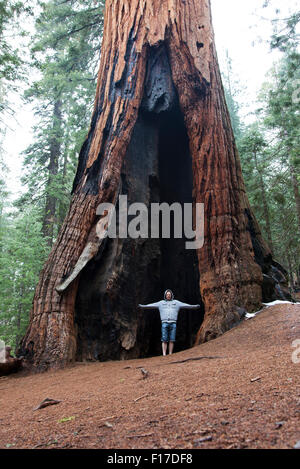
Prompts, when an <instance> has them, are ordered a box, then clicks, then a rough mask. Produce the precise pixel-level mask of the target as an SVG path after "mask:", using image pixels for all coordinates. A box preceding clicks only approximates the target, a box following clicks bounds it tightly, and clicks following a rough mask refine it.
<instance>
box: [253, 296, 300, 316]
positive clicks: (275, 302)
mask: <svg viewBox="0 0 300 469" xmlns="http://www.w3.org/2000/svg"><path fill="white" fill-rule="evenodd" d="M262 304H263V305H265V307H264V308H262V309H260V310H259V311H256V313H246V314H245V318H246V319H252V318H254V317H255V316H256V315H257V314H259V313H261V312H262V311H264V310H265V309H266V308H269V307H270V306H275V305H281V304H290V305H299V304H300V302H299V301H297V303H293V302H292V301H281V300H276V301H271V302H270V303H262Z"/></svg>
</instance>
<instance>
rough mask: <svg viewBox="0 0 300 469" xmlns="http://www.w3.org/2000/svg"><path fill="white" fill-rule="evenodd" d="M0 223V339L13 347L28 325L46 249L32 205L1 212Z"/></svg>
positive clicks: (46, 252)
mask: <svg viewBox="0 0 300 469" xmlns="http://www.w3.org/2000/svg"><path fill="white" fill-rule="evenodd" d="M0 226H1V232H0V233H1V238H0V239H1V245H0V247H1V250H0V278H1V283H0V305H1V306H0V338H1V339H2V340H4V341H5V343H7V344H10V345H11V346H15V345H17V342H18V340H19V339H20V338H21V336H22V335H23V334H24V332H25V329H26V326H27V324H28V318H29V311H30V308H31V303H32V300H33V294H34V288H35V285H36V283H37V281H38V276H39V272H40V270H41V268H42V265H43V262H44V260H45V258H46V256H47V254H48V248H47V246H46V243H45V240H44V239H43V237H42V234H41V222H40V221H39V219H38V213H37V211H36V209H35V208H34V207H31V208H30V207H26V208H25V209H24V211H20V212H19V213H14V212H13V213H11V214H2V217H1V225H0Z"/></svg>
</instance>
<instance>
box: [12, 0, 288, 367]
mask: <svg viewBox="0 0 300 469" xmlns="http://www.w3.org/2000/svg"><path fill="white" fill-rule="evenodd" d="M119 194H123V195H127V197H128V203H131V202H144V203H146V204H147V205H149V204H150V203H151V202H168V203H172V202H175V201H177V202H181V203H184V202H194V203H195V202H201V203H204V207H205V240H204V246H203V248H201V249H199V250H197V251H193V250H186V249H185V247H184V240H177V239H171V240H163V239H136V240H133V239H120V238H117V239H110V238H105V240H104V241H102V242H101V240H99V238H98V237H97V234H96V225H97V223H98V222H99V220H101V218H100V217H99V216H97V215H96V209H97V206H98V204H99V203H101V202H111V203H113V204H115V205H116V207H117V209H118V205H117V201H118V196H119ZM272 269H273V270H272ZM274 269H275V270H276V275H277V277H276V275H275V274H274ZM285 275H286V273H285V272H284V270H283V269H282V268H281V266H279V265H278V264H276V263H274V261H273V259H272V255H271V252H270V249H269V248H268V246H267V245H266V244H265V242H264V240H263V239H262V237H261V234H260V229H259V226H258V224H257V221H256V220H255V217H254V215H253V213H252V210H251V208H250V206H249V201H248V198H247V195H246V192H245V185H244V182H243V177H242V172H241V165H240V160H239V155H238V152H237V149H236V145H235V142H234V137H233V132H232V128H231V123H230V119H229V114H228V110H227V107H226V104H225V98H224V91H223V87H222V83H221V77H220V72H219V67H218V63H217V57H216V51H215V44H214V37H213V30H212V23H211V11H210V3H209V1H208V0H185V1H181V0H130V1H129V0H107V1H106V8H105V23H104V36H103V44H102V50H101V60H100V68H99V75H98V85H97V92H96V97H95V104H94V112H93V116H92V121H91V126H90V130H89V133H88V136H87V138H86V140H85V142H84V144H83V147H82V150H81V153H80V157H79V163H78V169H77V174H76V177H75V180H74V186H73V196H72V201H71V205H70V208H69V212H68V214H67V216H66V219H65V221H64V223H63V226H62V228H61V231H60V233H59V236H58V239H57V241H56V243H55V245H54V246H53V249H52V251H51V253H50V256H49V259H48V261H47V262H46V264H45V266H44V269H43V271H42V272H41V275H40V280H39V283H38V286H37V288H36V292H35V296H34V301H33V307H32V311H31V317H30V325H29V327H28V330H27V333H26V335H25V337H24V338H23V340H22V342H21V344H20V347H19V354H22V355H25V356H26V357H27V359H29V360H31V361H32V364H33V365H34V366H35V367H36V368H38V369H45V368H48V367H49V366H64V365H66V364H67V363H69V362H70V361H72V360H75V359H79V360H82V359H100V360H104V359H112V358H129V357H137V356H145V355H149V354H153V353H159V350H160V341H159V339H160V336H159V334H160V331H159V327H160V322H159V318H158V313H157V314H155V311H153V312H145V311H143V312H141V311H139V310H138V309H137V304H138V303H146V302H152V301H157V300H159V299H161V297H162V293H163V290H164V289H165V288H167V287H168V288H173V289H174V291H175V296H176V297H177V298H179V299H181V300H183V301H186V302H189V303H201V304H202V310H201V312H200V313H199V312H196V313H195V312H194V313H188V314H187V313H186V312H181V313H180V317H179V322H178V343H177V344H178V345H177V347H178V349H180V348H186V347H188V346H191V345H192V344H193V343H200V342H202V341H205V340H209V339H212V338H214V337H217V336H218V335H220V334H222V333H224V332H225V331H226V330H228V329H229V328H231V327H233V326H234V325H235V324H237V323H238V322H239V320H240V315H239V313H238V310H237V306H240V307H243V308H245V309H246V310H248V311H251V310H254V309H256V308H257V309H258V308H260V306H261V301H262V300H266V299H274V298H276V297H277V293H276V288H275V287H276V286H277V287H279V285H281V286H280V288H281V293H282V294H283V295H284V294H285V292H283V289H284V288H286V278H285ZM275 277H276V278H275ZM279 277H280V280H279ZM204 312H205V314H204ZM203 314H204V319H203ZM202 320H203V321H202ZM201 323H202V324H201ZM200 325H201V327H200Z"/></svg>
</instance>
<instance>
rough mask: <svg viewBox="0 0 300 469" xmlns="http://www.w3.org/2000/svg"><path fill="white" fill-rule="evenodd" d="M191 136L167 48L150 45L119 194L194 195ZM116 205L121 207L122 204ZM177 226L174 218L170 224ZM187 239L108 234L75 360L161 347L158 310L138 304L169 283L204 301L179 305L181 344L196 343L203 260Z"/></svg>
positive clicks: (81, 320) (80, 308)
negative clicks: (181, 307) (193, 306)
mask: <svg viewBox="0 0 300 469" xmlns="http://www.w3.org/2000/svg"><path fill="white" fill-rule="evenodd" d="M192 193H193V173H192V160H191V156H190V151H189V141H188V136H187V133H186V128H185V125H184V119H183V116H182V113H181V111H180V107H179V102H178V96H177V93H176V90H175V88H174V86H173V82H172V78H171V70H170V66H169V62H168V57H167V53H166V50H165V48H164V47H160V48H156V49H154V50H150V53H149V59H148V66H147V75H146V81H145V91H144V98H143V100H142V104H141V107H140V110H139V115H138V119H137V122H136V124H135V127H134V130H133V134H132V138H131V142H130V144H129V146H128V149H127V153H126V156H125V159H124V162H123V167H122V174H121V181H120V194H122V195H127V198H128V205H130V204H131V203H134V202H142V203H144V204H146V206H147V207H148V208H149V213H150V204H151V203H153V202H156V203H157V202H158V203H162V202H167V203H168V204H172V203H173V202H179V203H180V204H183V203H188V202H190V203H191V202H192V201H193V198H192ZM116 208H117V210H118V206H117V207H116ZM171 226H172V224H171ZM185 242H186V239H185V238H182V239H175V238H174V236H172V233H171V238H170V239H162V237H160V238H159V239H151V238H147V239H131V238H125V239H120V238H116V239H112V238H106V240H105V242H104V243H103V244H102V246H101V250H100V251H99V252H98V254H97V256H96V257H95V258H94V259H93V260H92V261H91V262H90V263H89V264H88V265H87V266H86V268H85V269H84V271H83V272H82V274H81V278H80V282H79V288H78V294H77V299H76V308H75V323H76V330H77V357H76V358H77V360H101V361H102V360H109V359H126V358H135V357H145V356H152V355H157V354H161V341H160V339H161V323H160V318H159V312H158V310H157V309H154V310H140V309H139V308H138V307H137V305H138V304H139V303H143V304H145V303H150V302H156V301H159V300H161V299H162V298H163V293H164V291H165V290H166V289H167V288H170V289H172V290H173V292H174V294H175V298H176V299H179V300H181V301H184V302H188V303H192V304H195V303H201V305H202V308H201V310H196V311H188V310H181V311H180V313H179V317H178V322H177V336H176V345H175V347H176V348H175V351H179V350H182V349H186V348H188V347H191V346H192V345H193V342H194V340H195V337H196V334H197V331H198V329H199V327H200V325H201V322H202V320H203V316H204V309H203V304H202V302H201V296H200V291H199V272H198V260H197V254H196V251H195V250H187V249H186V247H185Z"/></svg>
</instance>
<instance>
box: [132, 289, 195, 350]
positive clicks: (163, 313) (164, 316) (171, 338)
mask: <svg viewBox="0 0 300 469" xmlns="http://www.w3.org/2000/svg"><path fill="white" fill-rule="evenodd" d="M139 307H140V308H146V309H147V308H148V309H151V308H158V309H159V313H160V319H161V342H162V352H163V355H167V346H168V343H169V355H171V354H172V353H173V348H174V342H175V337H176V322H177V317H178V312H179V310H180V308H186V309H197V308H200V305H189V304H187V303H182V302H181V301H178V300H175V299H174V295H173V292H172V290H169V289H168V290H166V291H165V294H164V299H163V300H161V301H158V302H157V303H150V304H148V305H139Z"/></svg>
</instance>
